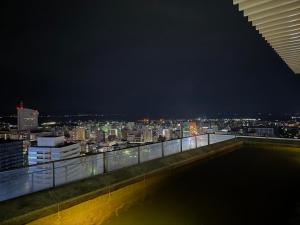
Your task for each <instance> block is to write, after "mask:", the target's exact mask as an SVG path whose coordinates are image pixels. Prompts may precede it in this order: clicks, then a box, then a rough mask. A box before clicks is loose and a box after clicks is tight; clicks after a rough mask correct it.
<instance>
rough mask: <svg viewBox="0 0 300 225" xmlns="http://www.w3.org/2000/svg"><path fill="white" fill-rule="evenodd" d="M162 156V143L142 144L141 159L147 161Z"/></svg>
mask: <svg viewBox="0 0 300 225" xmlns="http://www.w3.org/2000/svg"><path fill="white" fill-rule="evenodd" d="M161 157H162V143H155V144H151V145H145V146H140V161H141V162H145V161H149V160H152V159H157V158H161Z"/></svg>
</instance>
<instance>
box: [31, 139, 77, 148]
mask: <svg viewBox="0 0 300 225" xmlns="http://www.w3.org/2000/svg"><path fill="white" fill-rule="evenodd" d="M75 144H78V143H76V142H64V143H60V144H58V145H55V146H39V145H38V144H37V141H33V142H31V147H35V148H62V147H67V146H71V145H75Z"/></svg>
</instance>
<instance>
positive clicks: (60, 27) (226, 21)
mask: <svg viewBox="0 0 300 225" xmlns="http://www.w3.org/2000/svg"><path fill="white" fill-rule="evenodd" d="M130 3H131V4H130ZM7 4H8V5H6V7H4V9H5V12H4V14H3V15H4V29H2V31H1V36H2V40H3V41H2V43H1V48H2V49H3V51H1V53H0V54H1V59H2V60H1V67H0V68H1V73H2V74H3V75H4V76H3V78H2V82H1V88H0V94H1V96H7V95H8V93H9V98H8V97H4V98H3V101H2V106H1V110H0V111H1V112H0V113H3V114H6V113H12V112H13V109H14V108H15V105H16V104H17V103H18V102H20V101H21V100H23V101H24V102H25V104H26V105H29V106H31V107H33V108H37V109H39V111H40V112H41V113H44V114H48V113H49V114H66V113H77V112H82V113H103V114H125V115H132V116H149V117H160V116H164V115H168V116H170V117H190V116H197V115H199V114H206V115H213V114H218V113H219V112H221V113H225V114H226V113H237V114H247V113H258V112H261V113H273V114H284V113H298V112H300V106H299V104H297V99H298V98H299V97H300V90H299V88H298V86H299V84H300V81H299V76H298V75H295V74H294V73H293V72H292V71H291V70H290V69H289V68H288V66H287V65H286V64H285V63H284V62H283V61H282V60H281V58H280V57H279V56H278V55H277V53H276V52H275V51H273V50H272V48H271V47H270V46H268V44H267V43H266V42H265V41H264V40H263V38H262V37H261V36H260V35H259V34H258V32H257V31H255V28H253V27H252V26H251V24H250V23H249V22H248V21H247V19H246V18H244V17H243V15H242V13H241V12H238V10H237V9H236V6H235V7H233V6H232V2H231V1H224V2H223V1H222V2H220V3H219V5H218V8H216V7H215V4H214V3H213V2H205V3H203V2H197V1H185V2H180V1H176V2H172V3H170V2H166V1H165V2H152V3H142V2H140V1H130V2H128V4H127V3H126V4H125V3H124V2H121V1H115V2H110V3H109V2H108V1H101V2H97V3H83V2H82V3H80V4H75V3H72V5H69V4H67V3H66V2H64V1H63V2H62V4H60V6H59V7H57V5H56V4H55V3H50V4H49V5H47V7H46V3H42V2H39V3H36V4H33V5H32V6H31V5H30V4H27V3H26V4H25V3H24V5H22V4H21V5H19V6H18V7H16V6H15V5H14V4H13V3H12V2H10V3H7ZM11 18H14V19H11ZM107 18H110V19H107ZM121 21H122V22H121Z"/></svg>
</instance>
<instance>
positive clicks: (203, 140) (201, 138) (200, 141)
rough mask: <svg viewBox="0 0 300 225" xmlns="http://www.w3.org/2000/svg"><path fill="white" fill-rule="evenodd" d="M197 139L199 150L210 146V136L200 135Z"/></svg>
mask: <svg viewBox="0 0 300 225" xmlns="http://www.w3.org/2000/svg"><path fill="white" fill-rule="evenodd" d="M196 138H197V148H199V147H202V146H206V145H208V135H207V134H204V135H199V136H197V137H196Z"/></svg>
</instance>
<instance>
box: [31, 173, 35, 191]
mask: <svg viewBox="0 0 300 225" xmlns="http://www.w3.org/2000/svg"><path fill="white" fill-rule="evenodd" d="M33 191H34V182H33V173H31V192H33Z"/></svg>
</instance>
